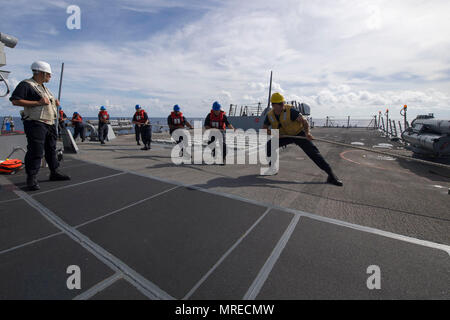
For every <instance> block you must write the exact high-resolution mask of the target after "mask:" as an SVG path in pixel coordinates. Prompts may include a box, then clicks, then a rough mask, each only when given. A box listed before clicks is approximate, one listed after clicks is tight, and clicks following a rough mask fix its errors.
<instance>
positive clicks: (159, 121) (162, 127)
mask: <svg viewBox="0 0 450 320" xmlns="http://www.w3.org/2000/svg"><path fill="white" fill-rule="evenodd" d="M1 118H2V119H3V117H1ZM111 119H114V120H118V119H124V117H111ZM83 120H85V121H86V120H97V117H83ZM130 120H131V119H130ZM187 120H188V121H189V122H191V124H192V125H193V122H194V121H201V122H202V123H203V121H204V118H188V119H187ZM372 120H373V119H361V118H354V119H352V118H350V122H349V124H350V127H358V128H365V127H367V126H369V125H370V126H373V122H372ZM398 120H399V119H395V123H396V125H398ZM13 121H14V130H16V131H23V123H22V121H21V120H20V117H13ZM312 121H313V123H314V126H316V127H323V126H325V124H326V119H325V118H323V119H322V118H317V119H316V118H314V117H313V118H312ZM347 121H348V120H347V118H345V119H344V118H342V119H335V118H330V119H329V120H328V124H329V126H332V127H347ZM150 123H151V124H152V130H153V131H154V132H156V131H163V132H164V131H168V130H169V128H168V127H167V118H161V117H159V118H150ZM402 125H403V121H402ZM129 133H134V129H132V130H123V131H121V132H119V134H129Z"/></svg>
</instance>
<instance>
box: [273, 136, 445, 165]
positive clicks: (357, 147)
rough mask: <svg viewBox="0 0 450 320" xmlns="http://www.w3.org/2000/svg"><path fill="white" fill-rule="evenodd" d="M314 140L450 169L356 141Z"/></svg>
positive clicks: (294, 137)
mask: <svg viewBox="0 0 450 320" xmlns="http://www.w3.org/2000/svg"><path fill="white" fill-rule="evenodd" d="M280 138H293V139H306V138H305V137H299V136H280ZM314 140H317V141H321V142H325V143H330V144H334V145H337V146H342V147H346V148H352V149H358V150H363V151H367V152H373V153H378V154H382V155H385V156H390V157H394V158H401V159H405V160H409V161H414V162H417V163H423V164H427V165H430V166H435V167H440V168H445V169H450V165H447V164H443V163H437V162H432V161H427V160H422V159H417V158H413V157H408V156H403V155H399V154H393V153H389V152H384V151H379V150H375V149H369V148H364V147H359V146H357V145H355V144H354V143H352V144H347V143H342V142H336V141H331V140H326V139H320V138H314ZM375 147H377V146H374V148H375Z"/></svg>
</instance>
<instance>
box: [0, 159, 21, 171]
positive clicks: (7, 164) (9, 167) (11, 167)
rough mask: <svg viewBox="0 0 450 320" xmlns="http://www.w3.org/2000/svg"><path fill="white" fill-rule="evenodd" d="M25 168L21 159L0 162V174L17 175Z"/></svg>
mask: <svg viewBox="0 0 450 320" xmlns="http://www.w3.org/2000/svg"><path fill="white" fill-rule="evenodd" d="M0 161H1V160H0ZM23 167H24V163H23V162H22V161H21V160H19V159H6V160H5V161H1V162H0V173H3V174H15V173H16V172H17V171H19V170H20V169H22V168H23Z"/></svg>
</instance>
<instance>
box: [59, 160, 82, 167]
mask: <svg viewBox="0 0 450 320" xmlns="http://www.w3.org/2000/svg"><path fill="white" fill-rule="evenodd" d="M63 163H64V161H63ZM87 164H88V163H79V164H74V165H73V166H64V165H63V166H60V168H61V169H70V168H78V167H84V166H85V165H87Z"/></svg>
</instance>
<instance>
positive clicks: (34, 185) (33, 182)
mask: <svg viewBox="0 0 450 320" xmlns="http://www.w3.org/2000/svg"><path fill="white" fill-rule="evenodd" d="M27 187H28V190H30V191H37V190H40V189H41V187H39V184H38V182H37V179H36V176H27Z"/></svg>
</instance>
